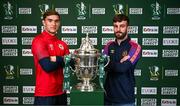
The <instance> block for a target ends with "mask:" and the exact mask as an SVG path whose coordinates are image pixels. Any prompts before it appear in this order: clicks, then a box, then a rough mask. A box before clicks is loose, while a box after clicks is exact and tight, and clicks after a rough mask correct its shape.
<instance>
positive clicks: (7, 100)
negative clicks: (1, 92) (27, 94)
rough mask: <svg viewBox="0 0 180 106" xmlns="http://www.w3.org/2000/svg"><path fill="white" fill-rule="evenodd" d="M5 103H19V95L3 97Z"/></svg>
mask: <svg viewBox="0 0 180 106" xmlns="http://www.w3.org/2000/svg"><path fill="white" fill-rule="evenodd" d="M3 104H19V99H18V97H3Z"/></svg>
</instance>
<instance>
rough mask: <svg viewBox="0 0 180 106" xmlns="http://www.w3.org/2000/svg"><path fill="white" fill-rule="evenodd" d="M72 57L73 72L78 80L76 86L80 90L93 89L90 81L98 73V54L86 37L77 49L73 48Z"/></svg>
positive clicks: (93, 85)
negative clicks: (79, 81) (73, 63)
mask: <svg viewBox="0 0 180 106" xmlns="http://www.w3.org/2000/svg"><path fill="white" fill-rule="evenodd" d="M72 55H73V58H74V59H75V60H76V62H75V70H74V71H75V73H76V76H77V78H78V80H82V82H81V83H78V84H77V86H76V88H77V89H79V90H80V91H94V87H95V84H94V83H91V82H90V81H92V80H94V79H95V78H96V76H97V73H98V58H99V56H100V54H99V53H98V50H97V49H95V48H94V47H93V45H92V44H91V41H90V39H89V37H88V35H87V36H86V38H85V39H84V40H83V42H82V44H81V46H80V48H79V49H77V50H75V52H74V54H72Z"/></svg>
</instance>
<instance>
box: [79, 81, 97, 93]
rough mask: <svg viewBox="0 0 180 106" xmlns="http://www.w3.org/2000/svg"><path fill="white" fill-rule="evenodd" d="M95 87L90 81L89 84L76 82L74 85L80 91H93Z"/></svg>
mask: <svg viewBox="0 0 180 106" xmlns="http://www.w3.org/2000/svg"><path fill="white" fill-rule="evenodd" d="M94 88H95V84H94V83H91V84H88V85H87V84H86V85H85V84H83V83H78V84H77V85H76V89H78V90H80V91H82V92H93V91H94Z"/></svg>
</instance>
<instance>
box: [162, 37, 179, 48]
mask: <svg viewBox="0 0 180 106" xmlns="http://www.w3.org/2000/svg"><path fill="white" fill-rule="evenodd" d="M163 45H164V46H178V45H179V38H163Z"/></svg>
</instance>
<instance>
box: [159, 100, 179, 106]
mask: <svg viewBox="0 0 180 106" xmlns="http://www.w3.org/2000/svg"><path fill="white" fill-rule="evenodd" d="M161 106H177V100H176V99H161Z"/></svg>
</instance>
